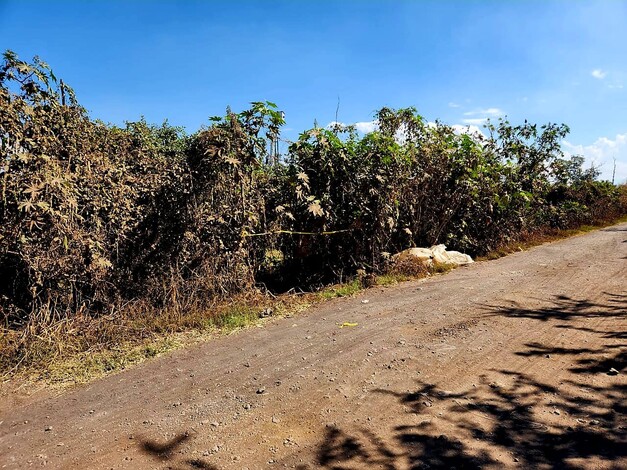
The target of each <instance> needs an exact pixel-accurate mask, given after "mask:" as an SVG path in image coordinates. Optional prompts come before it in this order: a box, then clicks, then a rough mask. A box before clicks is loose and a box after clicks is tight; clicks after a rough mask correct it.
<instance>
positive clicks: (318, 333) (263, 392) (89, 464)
mask: <svg viewBox="0 0 627 470" xmlns="http://www.w3.org/2000/svg"><path fill="white" fill-rule="evenodd" d="M626 260H627V224H622V225H618V226H614V227H610V228H607V229H604V230H601V231H597V232H593V233H590V234H588V235H585V236H578V237H574V238H571V239H568V240H563V241H560V242H556V243H552V244H548V245H544V246H541V247H537V248H534V249H531V250H530V251H528V252H524V253H517V254H514V255H510V256H507V257H506V258H502V259H499V260H496V261H489V262H481V263H476V264H474V265H471V266H469V267H466V268H460V269H458V270H456V271H454V272H452V273H450V274H447V275H443V276H436V277H434V278H432V279H429V280H424V281H418V282H409V283H406V284H403V285H400V286H397V287H393V288H386V289H374V290H369V291H367V292H365V293H363V294H362V295H360V296H357V297H355V298H351V299H340V300H337V301H332V302H327V303H324V304H322V305H320V306H318V307H316V308H313V309H311V310H309V311H307V312H306V313H304V314H301V315H298V316H297V317H294V318H287V319H277V320H275V321H273V322H271V323H270V324H267V325H266V326H265V327H264V328H254V329H250V330H247V331H244V332H241V333H239V334H236V335H233V336H230V337H225V338H222V339H218V340H215V341H210V342H208V343H204V344H201V345H198V346H196V347H193V348H190V349H187V350H181V351H178V352H176V353H174V354H171V355H169V356H167V357H162V358H160V359H157V360H154V361H152V362H149V363H146V364H144V365H142V366H139V367H136V368H134V369H132V370H129V371H126V372H123V373H120V374H118V375H115V376H112V377H109V378H106V379H104V380H99V381H97V382H95V383H92V384H91V385H89V386H86V387H82V388H79V389H75V390H73V391H70V392H66V393H65V394H63V395H61V396H57V397H51V396H38V397H37V398H36V399H31V400H30V402H23V403H22V404H19V402H16V401H15V400H5V401H4V403H3V404H2V405H1V406H0V468H12V469H14V468H26V467H29V466H33V467H40V466H43V465H45V466H47V467H48V468H80V469H92V468H99V469H100V468H102V469H108V468H113V469H117V468H132V469H144V468H145V469H152V468H176V469H195V468H200V469H223V468H224V469H227V468H249V469H253V468H283V467H287V468H299V469H314V468H328V469H349V468H382V469H403V468H407V469H409V468H411V469H418V468H442V469H450V468H506V467H511V468H525V469H535V468H585V469H593V468H617V469H618V468H627V420H626V419H625V411H626V408H627V400H626V391H627V379H626V376H625V372H626V369H625V359H626V357H627V344H626V339H627V261H626ZM344 322H354V323H357V325H356V326H347V327H344V328H340V327H339V326H338V325H341V324H342V323H344ZM612 369H614V370H612Z"/></svg>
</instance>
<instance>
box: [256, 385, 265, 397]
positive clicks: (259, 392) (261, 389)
mask: <svg viewBox="0 0 627 470" xmlns="http://www.w3.org/2000/svg"><path fill="white" fill-rule="evenodd" d="M265 391H266V389H265V388H264V387H261V388H258V389H257V395H261V394H262V393H265Z"/></svg>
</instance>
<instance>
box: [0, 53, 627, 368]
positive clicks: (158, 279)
mask: <svg viewBox="0 0 627 470" xmlns="http://www.w3.org/2000/svg"><path fill="white" fill-rule="evenodd" d="M376 118H377V121H378V129H377V130H376V131H375V132H372V133H369V134H367V135H365V136H360V135H358V134H357V133H356V132H355V130H354V129H353V128H351V127H342V126H336V127H335V128H333V129H322V128H319V127H314V128H313V129H310V130H307V131H305V132H303V133H302V134H301V136H300V138H299V139H298V140H297V141H296V142H294V143H293V144H292V145H291V146H290V148H289V151H288V154H287V155H286V156H285V160H284V161H282V162H279V163H278V164H275V163H273V162H270V163H269V161H270V160H271V159H269V158H268V153H267V150H266V149H267V147H268V146H267V143H268V141H269V140H270V139H271V138H274V136H277V135H278V133H279V130H280V126H281V125H282V124H283V118H282V116H281V114H280V113H279V112H278V111H277V109H276V105H274V104H273V103H269V102H257V103H253V104H252V107H251V109H249V110H245V111H243V112H240V113H234V112H232V111H231V110H227V113H226V116H224V117H216V118H214V119H213V120H212V122H211V124H210V125H209V126H207V127H204V128H202V129H201V130H200V131H198V132H197V133H195V134H192V135H187V134H185V132H184V131H183V130H182V129H179V128H176V127H172V126H170V125H168V124H167V123H164V124H163V125H161V126H154V125H150V124H147V123H146V122H144V121H139V122H135V123H127V124H126V125H125V126H124V127H117V126H111V125H106V124H103V123H101V122H98V121H93V120H91V119H90V118H89V116H88V115H87V113H86V112H85V110H84V109H83V108H81V107H80V106H79V105H78V103H77V101H76V99H75V97H74V94H73V92H72V90H71V89H70V88H69V87H68V86H67V85H65V84H64V83H63V82H62V81H60V80H57V78H56V77H55V76H54V74H53V73H52V71H51V70H50V68H49V67H48V66H47V64H45V63H43V62H41V61H40V60H39V59H35V60H34V61H33V63H26V62H23V61H21V60H19V58H18V57H16V56H15V54H13V53H11V52H7V53H5V55H4V60H3V62H2V64H1V66H0V194H1V200H0V281H1V282H0V318H1V319H2V328H3V334H2V338H3V339H2V341H3V342H4V345H3V346H2V367H3V368H5V369H7V368H8V369H12V368H14V367H15V366H16V365H17V364H20V365H21V366H25V365H27V364H35V363H37V362H40V361H42V360H43V358H44V357H48V356H49V355H50V354H53V351H58V354H62V355H63V354H65V353H64V351H65V350H66V349H67V348H71V349H72V350H76V351H89V350H90V349H91V348H93V347H94V346H95V345H100V346H104V347H115V345H116V344H117V343H118V342H119V341H120V338H124V339H128V338H129V337H137V336H139V337H143V336H142V335H144V336H150V335H151V334H153V333H154V332H159V331H160V328H161V326H160V325H161V322H162V321H163V325H167V326H164V328H165V329H171V328H172V325H177V326H176V328H175V329H177V330H178V329H180V328H183V329H184V328H185V327H186V325H187V326H189V327H196V326H197V321H198V322H200V320H195V318H196V317H198V318H205V321H206V317H207V314H206V312H207V311H209V310H210V308H211V307H212V306H214V305H217V304H219V303H220V302H221V301H223V300H224V299H228V298H231V297H232V296H237V295H239V294H241V293H242V292H245V291H250V290H251V289H252V288H254V287H255V286H262V285H263V286H266V287H267V288H269V289H271V290H273V291H280V290H289V289H290V288H297V287H300V288H303V289H306V290H309V289H311V288H313V287H318V286H322V285H325V284H328V283H335V282H342V281H344V280H346V279H351V278H352V277H353V276H354V275H355V274H356V273H357V271H358V270H359V269H363V270H366V271H367V272H374V273H381V272H384V271H385V270H386V268H387V264H386V260H387V254H388V253H391V252H395V251H400V250H402V249H404V248H407V247H410V246H429V245H432V244H435V243H446V244H447V245H449V247H451V248H453V249H458V250H461V251H466V252H469V253H471V254H473V255H481V254H485V253H488V252H490V251H492V250H494V249H495V248H496V247H498V246H501V245H503V244H507V243H513V242H514V241H516V240H517V239H518V238H519V237H520V236H521V234H527V235H528V236H531V235H533V234H538V233H543V232H546V231H547V230H554V229H564V228H572V227H577V226H578V225H580V224H585V223H598V222H602V221H607V220H612V219H613V218H615V217H618V216H620V215H621V214H624V213H625V212H626V210H627V209H626V208H627V191H626V190H625V187H616V186H614V185H612V184H610V183H607V182H599V181H595V177H596V174H595V172H594V171H590V170H588V171H584V170H583V168H582V164H583V160H582V159H580V158H578V157H575V158H571V159H565V158H563V155H562V153H561V150H560V142H561V139H562V138H563V137H564V136H565V135H566V133H567V132H568V128H567V127H566V126H564V125H555V124H548V125H545V126H542V127H538V126H536V125H533V124H530V123H526V122H525V123H524V124H522V125H519V126H514V125H511V124H510V123H508V122H507V121H500V122H499V123H498V124H496V125H490V126H488V129H487V131H488V134H489V135H488V136H487V137H484V136H481V135H470V134H461V135H460V134H458V133H456V132H455V131H454V129H453V128H452V127H450V126H447V125H445V124H442V123H435V124H434V125H432V124H428V123H427V122H425V120H424V119H423V118H422V117H421V116H419V115H418V114H417V113H416V111H415V110H414V109H411V108H409V109H401V110H392V109H388V108H383V109H381V110H380V111H379V112H378V113H377V116H376ZM199 312H204V313H199ZM168 319H170V320H168ZM171 319H175V320H171ZM107 321H108V322H110V323H111V324H119V325H125V328H127V330H128V331H130V332H132V334H130V335H125V334H124V333H123V332H122V329H118V328H115V327H111V328H105V329H100V326H97V325H101V324H105V323H103V322H107ZM129 322H130V323H129ZM130 324H137V325H141V326H140V327H137V328H135V327H129V325H130ZM94 325H96V326H94ZM94 328H95V330H94ZM72 335H74V336H76V337H79V338H80V339H79V340H77V341H73V340H71V337H72ZM41 338H44V339H45V340H44V343H45V344H48V347H47V348H45V347H43V346H42V344H44V343H42V342H41V341H40V339H41ZM35 345H38V346H35ZM38 348H39V349H38Z"/></svg>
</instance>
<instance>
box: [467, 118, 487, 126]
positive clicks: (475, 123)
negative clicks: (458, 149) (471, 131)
mask: <svg viewBox="0 0 627 470" xmlns="http://www.w3.org/2000/svg"><path fill="white" fill-rule="evenodd" d="M487 121H488V118H487V117H484V118H471V119H462V122H463V123H464V124H468V125H471V126H482V125H484V124H485V123H486V122H487Z"/></svg>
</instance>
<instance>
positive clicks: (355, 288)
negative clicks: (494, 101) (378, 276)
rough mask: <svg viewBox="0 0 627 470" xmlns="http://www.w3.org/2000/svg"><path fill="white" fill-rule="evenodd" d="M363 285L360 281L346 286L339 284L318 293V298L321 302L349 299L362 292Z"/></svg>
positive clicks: (354, 281)
mask: <svg viewBox="0 0 627 470" xmlns="http://www.w3.org/2000/svg"><path fill="white" fill-rule="evenodd" d="M361 290H362V287H361V283H360V282H359V279H355V280H353V281H351V282H349V283H346V284H339V285H335V286H331V287H327V288H325V289H323V290H321V291H320V292H318V293H317V297H318V298H319V299H321V300H329V299H335V298H337V297H349V296H351V295H355V294H356V293H357V292H359V291H361Z"/></svg>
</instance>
